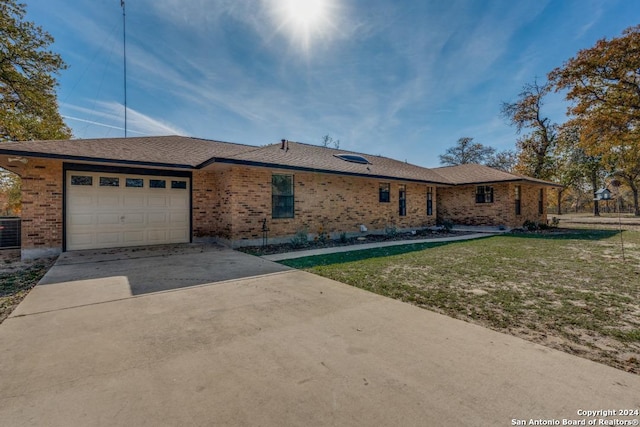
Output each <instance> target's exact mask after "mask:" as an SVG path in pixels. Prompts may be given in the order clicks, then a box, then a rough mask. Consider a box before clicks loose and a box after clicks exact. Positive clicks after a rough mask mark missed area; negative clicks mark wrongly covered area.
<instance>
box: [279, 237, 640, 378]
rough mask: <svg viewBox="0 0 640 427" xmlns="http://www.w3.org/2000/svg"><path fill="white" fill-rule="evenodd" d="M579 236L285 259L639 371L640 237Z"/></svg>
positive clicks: (492, 240) (293, 264) (501, 239)
mask: <svg viewBox="0 0 640 427" xmlns="http://www.w3.org/2000/svg"><path fill="white" fill-rule="evenodd" d="M623 238H624V244H625V248H624V249H625V256H626V261H625V262H623V261H622V257H621V247H620V235H619V233H618V232H616V231H614V230H608V231H605V230H573V231H571V232H569V233H566V234H559V235H556V234H522V235H504V236H496V237H490V238H484V239H480V240H472V241H464V242H450V243H441V244H414V245H407V246H401V247H391V248H382V249H376V250H364V251H353V252H347V253H341V254H333V255H327V256H317V257H308V258H301V259H293V260H288V261H283V264H286V265H289V266H291V267H294V268H300V269H305V270H308V271H311V272H313V273H316V274H319V275H322V276H325V277H329V278H331V279H334V280H338V281H341V282H343V283H347V284H349V285H352V286H356V287H359V288H362V289H366V290H369V291H372V292H375V293H378V294H381V295H385V296H388V297H391V298H396V299H399V300H402V301H405V302H408V303H411V304H414V305H417V306H420V307H424V308H427V309H431V310H434V311H438V312H440V313H443V314H446V315H448V316H451V317H455V318H459V319H463V320H466V321H469V322H473V323H477V324H480V325H483V326H486V327H489V328H492V329H495V330H498V331H502V332H506V333H511V334H513V335H516V336H520V337H522V338H525V339H528V340H531V341H534V342H538V343H541V344H544V345H548V346H550V347H554V348H557V349H560V350H563V351H567V352H570V353H573V354H578V355H581V356H583V357H587V358H590V359H592V360H596V361H600V362H603V363H606V364H609V365H611V366H614V367H617V368H620V369H624V370H627V371H630V372H635V373H640V233H638V232H631V231H625V232H624V233H623Z"/></svg>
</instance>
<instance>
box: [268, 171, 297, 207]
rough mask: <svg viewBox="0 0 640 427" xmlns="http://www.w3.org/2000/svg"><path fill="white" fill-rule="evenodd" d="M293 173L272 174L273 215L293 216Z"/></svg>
mask: <svg viewBox="0 0 640 427" xmlns="http://www.w3.org/2000/svg"><path fill="white" fill-rule="evenodd" d="M293 212H294V206H293V175H272V176H271V217H272V218H293Z"/></svg>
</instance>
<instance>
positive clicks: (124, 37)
mask: <svg viewBox="0 0 640 427" xmlns="http://www.w3.org/2000/svg"><path fill="white" fill-rule="evenodd" d="M120 6H122V50H123V52H124V137H125V138H126V137H127V20H126V19H125V16H126V15H125V10H124V0H120Z"/></svg>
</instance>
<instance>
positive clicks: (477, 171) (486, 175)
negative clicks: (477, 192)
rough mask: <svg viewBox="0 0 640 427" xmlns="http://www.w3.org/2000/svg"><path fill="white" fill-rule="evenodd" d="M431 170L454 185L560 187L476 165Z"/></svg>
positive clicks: (540, 180) (551, 183)
mask: <svg viewBox="0 0 640 427" xmlns="http://www.w3.org/2000/svg"><path fill="white" fill-rule="evenodd" d="M432 170H433V171H434V172H436V173H437V174H438V175H441V176H442V177H444V178H445V179H447V180H448V181H449V182H451V183H453V184H455V185H464V184H485V183H487V184H488V183H494V182H496V183H497V182H514V181H527V182H533V183H536V184H543V185H548V186H554V187H561V185H559V184H555V183H553V182H549V181H544V180H542V179H536V178H530V177H528V176H523V175H516V174H513V173H509V172H504V171H501V170H498V169H493V168H490V167H488V166H484V165H478V164H465V165H458V166H445V167H440V168H434V169H432Z"/></svg>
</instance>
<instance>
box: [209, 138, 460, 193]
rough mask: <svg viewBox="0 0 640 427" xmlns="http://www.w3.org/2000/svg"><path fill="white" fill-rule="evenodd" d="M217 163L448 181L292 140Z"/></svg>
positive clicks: (417, 169) (383, 160)
mask: <svg viewBox="0 0 640 427" xmlns="http://www.w3.org/2000/svg"><path fill="white" fill-rule="evenodd" d="M339 154H351V155H357V156H361V157H364V158H365V159H366V160H368V162H369V163H368V164H361V163H353V162H349V161H345V160H342V159H340V158H338V157H336V155H339ZM218 161H220V162H223V163H224V162H234V163H235V162H238V163H240V162H242V163H251V164H256V165H265V166H272V167H284V168H291V169H304V170H311V171H320V172H338V173H344V174H351V175H361V176H371V177H379V178H391V179H406V180H412V181H421V182H429V183H434V184H449V181H448V179H446V178H443V177H442V176H440V175H439V174H437V173H435V172H434V171H433V170H431V169H427V168H423V167H420V166H416V165H412V164H410V163H406V162H401V161H398V160H393V159H390V158H388V157H382V156H373V155H369V154H363V153H357V152H354V151H347V150H340V149H334V148H326V147H321V146H318V145H310V144H303V143H300V142H293V141H288V142H287V143H286V148H285V149H282V144H281V143H277V144H270V145H267V146H264V147H259V148H256V149H255V150H250V151H243V152H241V153H238V154H236V155H234V156H232V157H231V158H229V159H224V160H223V159H220V160H218Z"/></svg>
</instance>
